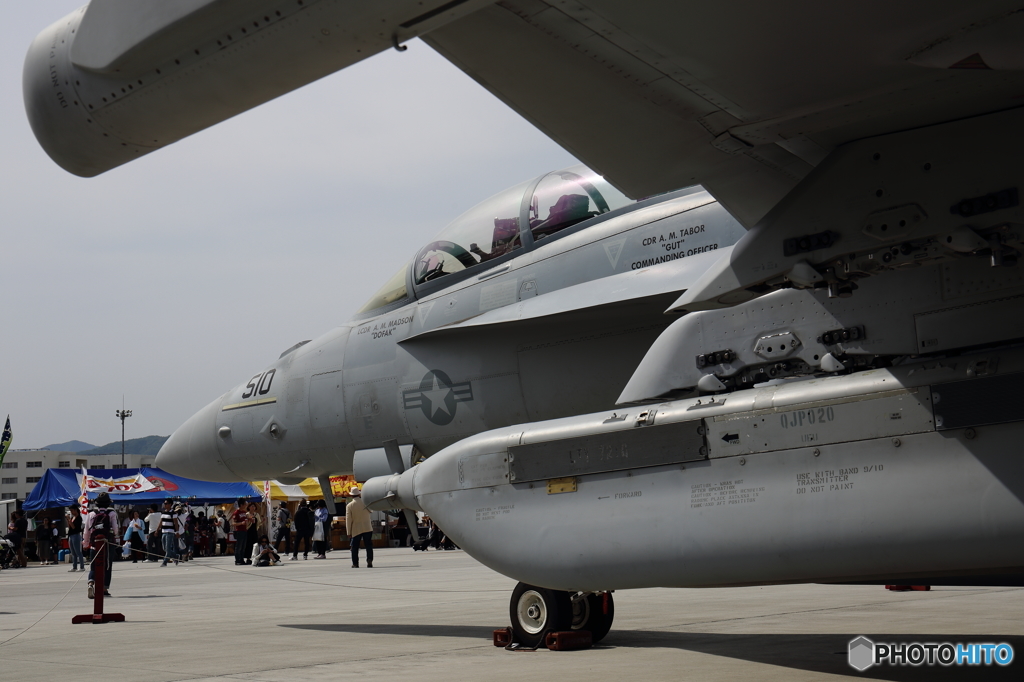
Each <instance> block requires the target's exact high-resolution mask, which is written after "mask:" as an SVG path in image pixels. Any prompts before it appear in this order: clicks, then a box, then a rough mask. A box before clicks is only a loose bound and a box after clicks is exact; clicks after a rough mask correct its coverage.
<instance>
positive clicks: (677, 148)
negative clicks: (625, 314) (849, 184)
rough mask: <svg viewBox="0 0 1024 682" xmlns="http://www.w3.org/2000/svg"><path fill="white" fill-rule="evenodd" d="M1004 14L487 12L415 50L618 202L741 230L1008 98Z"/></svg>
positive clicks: (675, 8)
mask: <svg viewBox="0 0 1024 682" xmlns="http://www.w3.org/2000/svg"><path fill="white" fill-rule="evenodd" d="M1022 38H1024V12H1022V10H1021V9H1020V8H1019V3H1015V2H1005V1H994V2H972V3H964V2H959V1H955V0H916V1H912V0H908V1H904V2H880V1H869V2H858V3H821V2H813V1H801V0H789V1H782V2H772V3H763V2H751V1H749V0H723V1H721V2H715V3H684V2H664V1H663V0H635V1H634V2H628V3H624V2H616V1H615V0H582V1H580V0H559V1H558V2H555V1H553V0H504V1H503V2H499V3H497V4H496V5H491V6H488V7H485V8H483V9H481V10H479V11H477V12H475V13H473V14H471V15H469V16H466V17H464V18H461V19H460V20H459V21H456V22H452V23H450V24H448V25H446V26H443V27H441V28H438V29H437V30H434V31H432V32H431V33H429V34H428V35H426V36H424V40H425V41H426V42H427V43H428V44H430V45H431V46H432V47H434V48H435V49H436V50H438V51H439V52H441V53H442V54H443V55H444V56H446V57H447V58H448V59H449V60H451V61H452V62H453V63H455V64H456V65H457V66H459V68H461V69H463V70H464V71H465V72H466V73H468V74H470V75H471V76H472V77H473V78H475V79H476V80H477V81H478V82H480V83H481V84H482V85H484V86H485V87H486V88H488V89H489V90H490V91H491V92H493V93H494V94H495V95H497V96H498V97H500V98H501V99H502V100H503V101H505V102H506V103H507V104H508V105H509V106H511V107H512V108H514V109H515V110H516V111H518V112H519V113H521V114H522V115H523V116H525V117H526V118H527V119H529V120H530V121H531V122H533V123H534V124H535V125H536V126H537V127H539V128H540V129H541V130H543V131H544V132H546V133H547V134H548V135H550V136H551V137H552V138H553V139H555V140H556V141H557V142H559V143H560V144H561V145H562V146H564V147H565V148H566V149H568V150H569V151H571V152H572V153H573V154H574V155H576V156H577V157H578V158H580V159H581V160H582V161H584V162H585V163H586V164H587V165H589V166H590V167H591V168H594V169H595V170H597V171H598V172H599V173H601V174H602V175H604V176H605V177H606V178H607V179H608V180H610V181H612V182H613V183H615V184H617V185H618V186H619V187H620V189H622V190H623V191H625V192H626V193H627V194H630V195H632V196H646V195H650V194H654V193H658V192H662V191H665V190H669V189H674V188H676V187H681V186H686V185H691V184H697V183H700V184H702V185H703V186H704V187H705V188H707V189H708V190H709V191H710V192H711V193H712V194H713V195H714V196H715V197H716V198H717V199H719V200H720V201H721V202H722V204H723V205H724V206H725V207H726V208H727V209H728V210H729V211H730V212H731V213H732V214H733V215H735V216H736V217H737V218H738V219H739V220H740V221H741V222H743V223H744V224H745V225H746V226H748V227H751V226H753V225H754V224H755V223H757V222H758V221H759V220H760V219H761V218H762V217H763V216H764V215H765V214H766V213H767V211H768V210H769V209H770V208H772V207H773V206H774V205H775V204H776V203H777V202H778V201H779V200H780V199H781V197H782V196H783V195H785V194H786V193H787V192H788V191H789V190H790V189H792V188H793V187H794V186H795V185H796V184H797V183H798V182H800V180H801V179H802V178H803V177H804V176H806V175H807V174H808V173H809V172H810V171H811V170H812V169H813V168H814V167H815V166H817V164H818V163H819V162H820V161H821V160H822V159H824V158H825V156H827V155H828V154H829V152H830V151H831V150H832V149H834V148H836V147H838V146H839V145H842V144H844V143H846V142H849V141H852V140H856V139H861V138H865V137H871V136H875V135H880V134H884V133H888V132H893V131H897V130H905V129H909V128H915V127H920V126H925V125H930V124H934V123H939V122H943V121H949V120H954V119H959V118H964V117H969V116H974V115H978V114H983V113H987V112H992V111H997V110H1000V109H1005V108H1011V107H1018V106H1020V105H1021V103H1022V100H1021V99H1020V97H1021V96H1022V95H1024V71H1021V68H1022V67H1024V40H1022Z"/></svg>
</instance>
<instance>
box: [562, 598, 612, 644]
mask: <svg viewBox="0 0 1024 682" xmlns="http://www.w3.org/2000/svg"><path fill="white" fill-rule="evenodd" d="M614 619H615V601H614V600H613V599H612V595H611V593H610V592H608V593H603V594H588V595H587V596H586V597H583V598H582V599H577V600H576V601H575V602H572V629H573V630H590V634H591V636H592V637H593V641H594V644H597V643H598V642H600V641H601V640H602V639H604V637H605V635H607V634H608V631H609V630H610V629H611V627H612V620H614Z"/></svg>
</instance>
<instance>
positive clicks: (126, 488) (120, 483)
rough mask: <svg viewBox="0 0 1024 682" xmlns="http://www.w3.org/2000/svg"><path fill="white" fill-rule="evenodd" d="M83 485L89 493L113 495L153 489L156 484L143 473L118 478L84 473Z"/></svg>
mask: <svg viewBox="0 0 1024 682" xmlns="http://www.w3.org/2000/svg"><path fill="white" fill-rule="evenodd" d="M81 480H82V487H83V488H84V489H85V491H86V492H89V493H110V494H111V495H128V494H131V493H142V492H146V491H147V490H153V489H154V488H155V487H156V486H155V485H153V482H152V481H150V480H149V479H148V478H146V477H145V476H143V475H142V474H141V473H138V474H135V475H134V476H120V477H117V478H97V477H96V476H90V475H89V474H87V473H84V474H83V475H82V479H81Z"/></svg>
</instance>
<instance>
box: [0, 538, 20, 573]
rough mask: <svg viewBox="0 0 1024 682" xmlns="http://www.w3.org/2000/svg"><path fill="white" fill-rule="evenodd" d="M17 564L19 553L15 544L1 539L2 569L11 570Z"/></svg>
mask: <svg viewBox="0 0 1024 682" xmlns="http://www.w3.org/2000/svg"><path fill="white" fill-rule="evenodd" d="M17 562H18V553H17V552H16V551H15V549H14V542H13V541H12V540H8V539H7V538H0V568H11V566H13V565H14V564H15V563H17Z"/></svg>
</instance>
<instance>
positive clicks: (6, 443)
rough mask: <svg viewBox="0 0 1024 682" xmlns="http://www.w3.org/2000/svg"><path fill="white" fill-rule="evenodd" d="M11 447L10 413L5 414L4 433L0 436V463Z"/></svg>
mask: <svg viewBox="0 0 1024 682" xmlns="http://www.w3.org/2000/svg"><path fill="white" fill-rule="evenodd" d="M10 449H11V415H7V424H6V425H5V426H4V435H3V436H0V464H3V463H4V455H6V454H7V451H8V450H10Z"/></svg>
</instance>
